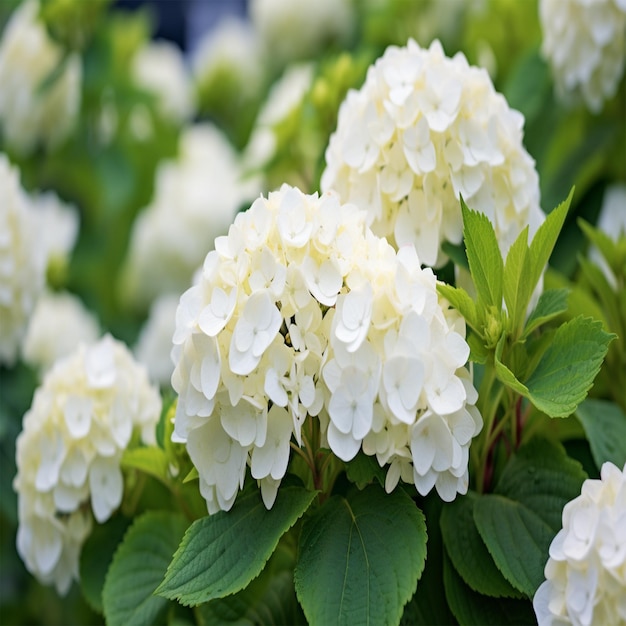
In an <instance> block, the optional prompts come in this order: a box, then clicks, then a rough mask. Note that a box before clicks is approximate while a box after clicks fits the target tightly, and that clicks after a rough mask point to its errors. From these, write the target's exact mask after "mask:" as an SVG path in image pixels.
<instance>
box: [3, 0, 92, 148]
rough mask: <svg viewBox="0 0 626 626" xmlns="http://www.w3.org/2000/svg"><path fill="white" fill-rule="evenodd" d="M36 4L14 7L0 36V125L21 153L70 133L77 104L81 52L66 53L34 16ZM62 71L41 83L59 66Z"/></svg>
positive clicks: (48, 143)
mask: <svg viewBox="0 0 626 626" xmlns="http://www.w3.org/2000/svg"><path fill="white" fill-rule="evenodd" d="M38 12H39V3H38V2H36V1H35V0H27V1H26V2H23V3H22V4H21V5H19V6H18V7H17V9H16V10H15V12H14V13H13V15H12V16H11V19H10V20H9V23H8V24H7V26H6V27H5V29H4V33H3V35H2V41H0V84H1V85H2V89H1V90H0V127H1V128H2V133H3V135H4V139H5V141H6V142H7V144H9V145H10V146H11V147H12V148H13V149H15V150H16V151H17V152H20V153H24V154H26V153H29V152H32V151H33V150H34V149H35V148H36V147H37V144H38V143H43V144H45V145H47V146H54V145H56V144H58V143H60V142H61V141H63V140H64V139H65V138H66V137H67V135H68V134H69V133H70V132H71V130H72V128H73V126H74V123H75V121H76V118H77V115H78V112H79V109H80V91H81V80H82V68H81V62H80V57H79V56H78V55H77V54H71V55H69V56H68V57H67V59H66V60H65V61H63V55H64V52H63V50H62V49H61V47H59V46H58V45H57V44H56V43H55V42H54V41H53V40H52V39H51V38H50V37H49V35H48V33H47V31H46V28H45V26H44V24H43V23H42V22H40V21H39V20H38ZM62 62H64V63H65V64H64V67H63V70H62V71H61V73H60V75H59V76H57V77H56V78H55V79H54V81H53V82H52V83H51V84H50V85H49V86H46V87H44V88H42V84H43V83H44V81H46V80H47V79H48V78H49V77H50V76H51V75H52V73H53V72H54V71H56V69H57V68H58V67H59V65H60V64H61V63H62Z"/></svg>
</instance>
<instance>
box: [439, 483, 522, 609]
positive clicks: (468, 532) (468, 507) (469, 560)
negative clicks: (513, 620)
mask: <svg viewBox="0 0 626 626" xmlns="http://www.w3.org/2000/svg"><path fill="white" fill-rule="evenodd" d="M477 499H479V496H478V495H477V494H476V493H474V492H471V491H470V492H468V493H467V495H465V496H463V497H458V498H456V499H455V500H454V501H453V502H451V503H449V504H446V505H445V506H444V507H443V511H442V514H441V532H442V535H443V540H444V545H445V547H446V552H447V554H448V556H449V557H450V560H451V561H452V564H453V565H454V568H455V569H456V571H457V572H458V573H459V574H460V575H461V577H462V578H463V580H464V581H465V583H466V584H467V585H469V586H470V587H471V588H472V589H473V590H474V591H476V592H478V593H481V594H484V595H487V596H493V597H495V598H502V597H507V598H516V597H517V598H519V597H520V593H519V591H517V589H515V588H514V587H512V586H511V584H510V583H509V582H508V581H507V580H506V579H505V578H504V577H503V576H502V573H501V572H500V570H499V569H498V568H497V567H496V564H495V563H494V562H493V559H492V558H491V555H490V554H489V551H488V550H487V546H485V544H484V542H483V540H482V539H481V537H480V534H479V533H478V530H477V529H476V523H475V522H474V502H475V501H476V500H477Z"/></svg>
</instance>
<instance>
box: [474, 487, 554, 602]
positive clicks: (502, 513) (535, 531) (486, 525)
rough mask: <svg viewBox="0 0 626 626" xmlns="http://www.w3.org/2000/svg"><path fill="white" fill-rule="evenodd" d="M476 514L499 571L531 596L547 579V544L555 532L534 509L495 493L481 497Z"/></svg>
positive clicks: (479, 528)
mask: <svg viewBox="0 0 626 626" xmlns="http://www.w3.org/2000/svg"><path fill="white" fill-rule="evenodd" d="M474 518H475V520H476V526H477V527H478V530H479V532H480V534H481V536H482V538H483V541H484V542H485V543H486V544H487V546H488V548H489V551H490V553H491V555H492V556H493V559H494V561H495V562H496V563H497V564H498V567H499V569H500V571H502V573H503V574H504V576H505V578H506V579H507V580H508V581H509V582H510V583H511V584H512V585H514V586H515V587H516V588H517V589H519V590H520V591H523V592H524V593H525V594H526V595H527V596H528V597H529V598H531V597H532V596H533V595H534V593H535V591H536V590H537V587H539V585H540V584H541V582H542V581H543V579H544V575H543V568H544V566H545V564H546V561H547V560H548V547H549V546H550V542H551V541H552V539H553V538H554V535H555V534H556V533H555V532H553V530H552V529H551V528H550V526H548V525H547V524H546V523H545V522H544V521H543V520H542V519H541V517H540V516H539V515H537V513H535V512H534V511H531V510H530V509H528V508H526V507H525V506H523V505H522V504H520V503H519V502H516V501H514V500H511V499H509V498H505V497H503V496H499V495H495V494H489V495H485V496H483V497H482V498H481V499H480V502H479V504H478V505H477V507H476V509H475V511H474Z"/></svg>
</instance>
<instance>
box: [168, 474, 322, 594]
mask: <svg viewBox="0 0 626 626" xmlns="http://www.w3.org/2000/svg"><path fill="white" fill-rule="evenodd" d="M314 497H315V492H313V491H307V490H306V489H304V488H303V487H297V486H283V487H281V488H280V489H279V490H278V496H277V497H276V502H274V506H273V507H272V508H271V509H270V510H269V511H268V510H267V509H266V508H265V505H264V504H263V501H262V500H261V495H260V492H259V491H258V489H251V490H250V491H248V492H244V493H242V494H241V495H240V496H239V497H238V498H237V501H236V502H235V504H234V506H233V508H232V509H231V510H230V511H219V512H218V513H215V514H214V515H210V516H208V517H204V518H202V519H199V520H196V521H195V522H194V523H193V524H192V525H191V526H190V527H189V529H188V530H187V532H186V533H185V536H184V538H183V541H182V542H181V544H180V546H179V548H178V550H177V551H176V554H175V555H174V559H173V560H172V562H171V564H170V566H169V567H168V568H167V574H166V575H165V579H164V580H163V582H162V583H161V585H160V586H159V588H158V589H157V593H158V594H159V595H162V596H164V597H165V598H170V599H171V600H178V601H179V602H181V603H182V604H185V605H194V604H201V603H202V602H208V601H209V600H212V599H214V598H222V597H224V596H227V595H229V594H231V593H235V592H237V591H239V590H241V589H243V588H244V587H246V585H248V584H249V583H250V581H251V580H252V579H253V578H255V577H256V576H258V575H259V573H260V572H261V570H262V569H263V567H264V566H265V564H266V562H267V560H268V559H269V557H270V556H271V555H272V553H273V552H274V550H275V549H276V546H277V544H278V540H279V539H280V537H281V536H282V535H283V534H284V533H285V532H286V531H287V530H289V528H291V526H293V524H294V523H295V522H296V520H297V519H298V518H299V517H301V516H302V514H303V513H304V512H305V511H306V510H307V509H308V508H309V505H310V504H311V502H312V500H313V498H314Z"/></svg>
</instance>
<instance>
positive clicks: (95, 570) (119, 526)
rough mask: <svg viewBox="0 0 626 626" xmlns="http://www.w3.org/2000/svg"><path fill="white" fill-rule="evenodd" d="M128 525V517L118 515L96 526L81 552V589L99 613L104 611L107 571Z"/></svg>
mask: <svg viewBox="0 0 626 626" xmlns="http://www.w3.org/2000/svg"><path fill="white" fill-rule="evenodd" d="M128 525H129V520H128V519H127V518H125V517H123V516H121V515H116V516H114V517H112V518H111V519H109V520H107V522H106V524H99V525H97V526H95V528H94V529H93V531H92V532H91V535H89V538H88V539H87V541H86V542H85V544H84V545H83V549H82V551H81V553H80V589H81V591H82V592H83V596H84V597H85V599H86V600H87V602H89V604H90V606H91V607H92V608H93V609H94V610H95V611H98V612H99V613H102V612H103V607H102V588H103V587H104V581H105V577H106V573H107V570H108V569H109V565H110V564H111V560H112V559H113V554H114V553H115V549H116V548H117V546H118V544H119V543H120V542H121V541H122V539H123V537H124V534H125V533H126V530H127V529H128Z"/></svg>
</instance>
